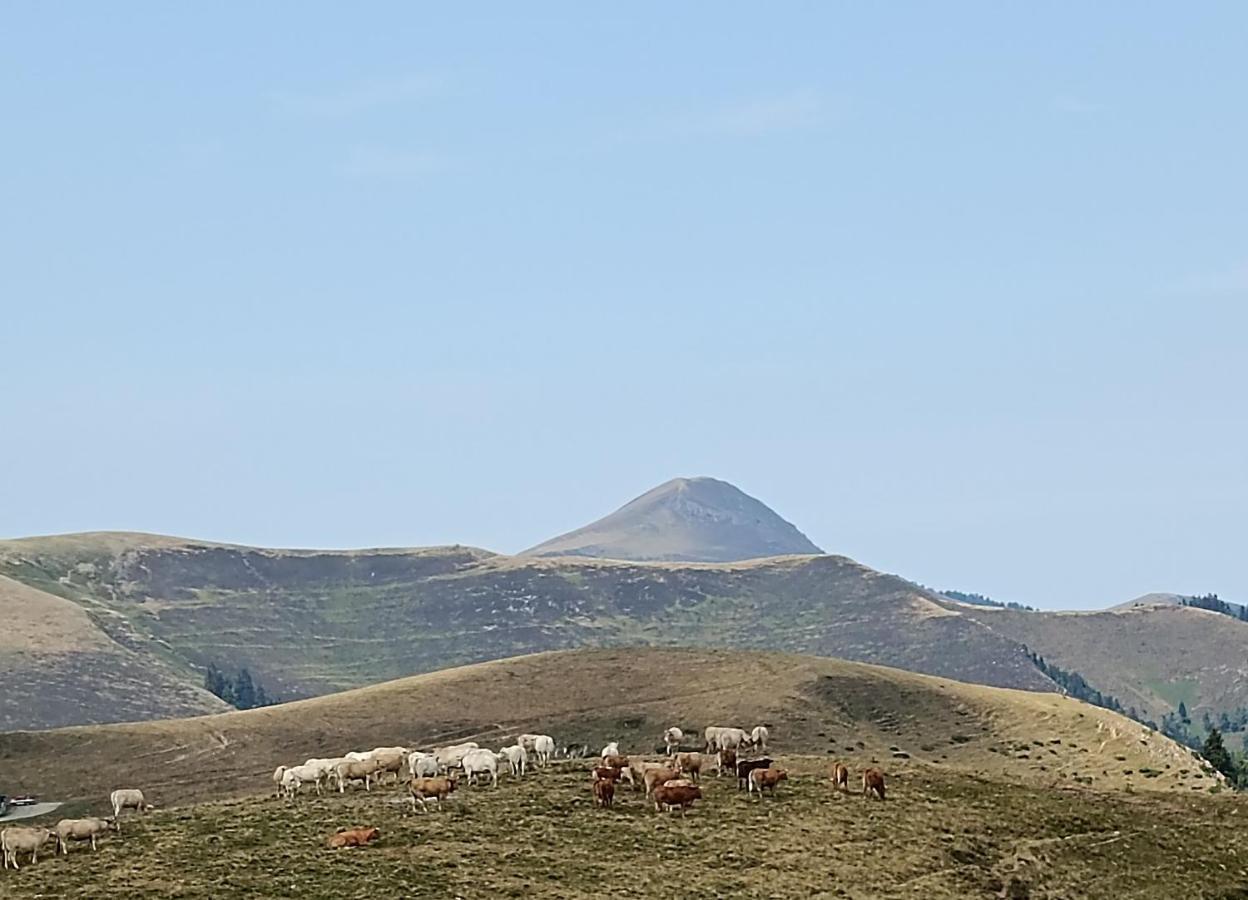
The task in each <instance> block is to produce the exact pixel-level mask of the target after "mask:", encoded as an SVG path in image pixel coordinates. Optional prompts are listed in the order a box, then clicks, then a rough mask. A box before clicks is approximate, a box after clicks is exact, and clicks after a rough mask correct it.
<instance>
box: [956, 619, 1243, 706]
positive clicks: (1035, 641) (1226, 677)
mask: <svg viewBox="0 0 1248 900" xmlns="http://www.w3.org/2000/svg"><path fill="white" fill-rule="evenodd" d="M970 614H971V615H972V616H974V617H975V618H977V619H978V620H979V621H980V622H981V623H983V624H985V625H988V626H989V627H991V628H992V629H993V630H994V631H997V632H998V633H1000V634H1002V635H1003V636H1006V637H1008V638H1011V639H1013V640H1016V641H1019V642H1021V643H1023V644H1026V645H1027V646H1028V647H1030V648H1032V649H1033V650H1034V651H1035V652H1037V653H1039V654H1040V655H1042V656H1043V657H1045V659H1047V660H1048V661H1050V662H1054V663H1056V664H1057V665H1059V666H1061V667H1062V668H1064V669H1073V670H1075V671H1077V672H1078V673H1079V674H1081V675H1083V676H1084V677H1085V678H1086V679H1087V680H1088V681H1089V682H1090V683H1091V684H1093V685H1095V686H1096V688H1097V689H1098V690H1100V691H1103V692H1108V693H1110V694H1113V695H1114V696H1116V697H1117V698H1118V699H1119V700H1120V701H1121V702H1122V705H1123V706H1124V707H1132V706H1134V707H1135V708H1136V709H1137V710H1138V711H1139V713H1140V714H1141V715H1143V716H1145V717H1152V718H1154V719H1157V720H1160V718H1161V715H1162V713H1164V712H1168V711H1171V710H1173V709H1174V708H1175V707H1177V706H1178V704H1179V702H1180V701H1183V702H1184V703H1186V704H1187V708H1188V709H1189V710H1190V711H1193V712H1195V711H1197V710H1201V709H1211V710H1224V709H1225V710H1230V709H1234V708H1236V707H1239V706H1243V705H1244V704H1245V703H1248V623H1245V622H1241V621H1239V620H1237V619H1235V618H1233V617H1230V616H1224V615H1220V614H1219V613H1214V612H1208V611H1206V610H1203V609H1194V608H1191V607H1181V606H1151V607H1135V608H1130V607H1128V608H1122V609H1116V610H1108V611H1105V612H1095V613H1042V614H1041V613H1026V612H1017V611H1014V610H1008V609H983V610H977V611H975V612H973V613H970Z"/></svg>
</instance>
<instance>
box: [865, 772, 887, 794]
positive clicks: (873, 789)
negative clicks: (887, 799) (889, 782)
mask: <svg viewBox="0 0 1248 900" xmlns="http://www.w3.org/2000/svg"><path fill="white" fill-rule="evenodd" d="M862 792H863V794H865V795H867V796H868V797H869V796H871V794H872V793H874V794H875V795H876V796H877V797H879V798H880V799H881V800H883V799H884V773H883V772H881V771H880V770H879V769H867V770H866V771H865V772H863V773H862Z"/></svg>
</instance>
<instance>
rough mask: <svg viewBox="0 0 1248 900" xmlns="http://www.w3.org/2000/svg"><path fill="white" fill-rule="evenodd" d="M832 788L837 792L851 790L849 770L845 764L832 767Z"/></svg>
mask: <svg viewBox="0 0 1248 900" xmlns="http://www.w3.org/2000/svg"><path fill="white" fill-rule="evenodd" d="M832 787H834V788H836V789H837V790H842V791H848V790H849V769H848V768H847V767H846V766H845V764H844V763H839V762H838V763H837V764H836V765H834V766H832Z"/></svg>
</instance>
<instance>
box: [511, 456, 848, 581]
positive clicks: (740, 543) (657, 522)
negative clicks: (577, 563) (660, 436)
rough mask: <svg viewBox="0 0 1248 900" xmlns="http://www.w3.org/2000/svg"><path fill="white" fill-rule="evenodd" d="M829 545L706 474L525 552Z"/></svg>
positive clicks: (715, 557)
mask: <svg viewBox="0 0 1248 900" xmlns="http://www.w3.org/2000/svg"><path fill="white" fill-rule="evenodd" d="M822 552H823V551H822V550H820V549H819V548H818V547H816V546H815V545H814V544H813V543H811V541H810V540H809V539H808V538H807V537H806V535H804V534H802V533H801V532H800V531H798V530H797V528H795V527H794V526H793V525H791V524H790V523H789V522H786V521H785V520H784V519H782V518H781V517H780V516H779V515H777V514H776V513H775V512H773V511H772V510H771V509H769V508H768V507H767V506H766V505H765V504H763V503H762V502H760V501H759V500H756V499H754V498H753V497H751V496H750V495H749V494H747V493H745V492H744V491H742V490H740V489H739V488H737V487H735V486H733V485H731V484H729V483H728V482H726V481H720V480H719V479H717V478H709V477H706V476H699V477H694V478H673V479H672V480H671V481H665V482H664V483H663V484H660V485H659V486H658V487H655V488H652V489H651V490H649V491H647V492H646V493H644V494H642V495H641V496H640V497H637V498H636V499H634V500H631V501H629V502H628V503H626V504H625V505H624V506H622V507H620V508H619V509H617V510H616V511H615V512H613V513H611V514H610V515H609V516H606V517H605V518H602V519H599V520H598V521H596V522H592V523H590V524H589V525H586V526H585V527H583V528H578V529H576V530H575V531H570V532H568V533H567V534H563V535H560V536H559V537H556V538H552V539H551V540H549V541H546V542H544V543H541V544H538V545H537V546H536V547H533V548H531V549H529V550H526V551H525V552H524V554H522V555H526V556H596V557H602V558H605V559H628V560H640V561H651V562H736V561H738V560H743V559H758V558H760V557H765V556H787V555H790V554H820V553H822Z"/></svg>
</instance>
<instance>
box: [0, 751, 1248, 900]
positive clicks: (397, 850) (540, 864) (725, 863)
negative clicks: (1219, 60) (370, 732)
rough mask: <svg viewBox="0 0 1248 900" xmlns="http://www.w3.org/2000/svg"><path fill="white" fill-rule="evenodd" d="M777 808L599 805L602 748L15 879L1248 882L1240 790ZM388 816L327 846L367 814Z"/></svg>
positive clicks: (1068, 890) (549, 889) (991, 886)
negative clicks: (439, 802)
mask: <svg viewBox="0 0 1248 900" xmlns="http://www.w3.org/2000/svg"><path fill="white" fill-rule="evenodd" d="M781 764H782V765H784V766H785V767H786V768H787V769H788V770H789V771H790V773H792V778H791V780H790V781H788V782H786V783H784V784H782V785H781V787H780V789H779V792H778V793H777V795H776V797H775V798H774V799H773V798H771V797H768V798H767V799H766V800H764V801H762V802H761V803H756V802H754V801H752V800H751V799H749V798H748V797H746V796H745V795H743V794H741V793H740V792H738V791H737V790H736V788H735V787H734V786H733V785H732V783H731V782H730V781H728V780H727V779H722V780H716V779H715V778H714V777H711V778H707V779H705V780H704V790H705V798H704V799H703V800H702V801H699V802H698V803H697V804H696V805H695V806H694V808H693V809H692V810H691V811H690V812H689V814H688V816H687V817H686V818H683V819H682V818H681V817H680V816H672V815H668V814H664V815H659V814H656V813H655V812H654V810H653V807H649V806H647V805H646V804H645V803H644V802H643V801H642V799H641V797H640V795H638V794H633V793H631V792H628V791H623V792H621V793H620V794H618V795H617V802H616V805H615V806H614V808H612V809H611V810H597V809H594V808H593V807H592V806H591V804H590V795H589V782H588V779H587V772H586V767H587V765H588V764H587V763H584V762H583V763H579V764H574V765H573V764H568V765H559V766H556V767H554V768H552V769H551V770H548V771H546V772H542V773H540V774H537V775H534V776H531V777H528V778H526V779H524V780H523V781H522V782H515V781H512V780H511V779H508V778H504V779H503V781H502V783H501V784H500V785H499V787H498V788H497V789H490V788H479V789H478V788H474V789H465V790H461V791H458V792H456V795H455V797H454V798H453V800H452V802H451V803H450V804H448V808H447V810H446V811H444V812H438V813H430V814H428V815H420V814H417V815H409V814H407V813H406V811H405V810H404V809H403V808H402V807H401V806H399V805H397V804H396V803H395V802H394V801H397V800H399V799H400V798H399V796H398V795H397V794H396V793H395V792H394V791H393V789H384V790H381V791H376V792H373V793H368V794H366V793H365V792H364V791H362V790H359V791H353V792H350V793H347V794H345V795H342V796H339V795H337V794H333V795H331V796H328V797H325V798H323V799H317V798H315V797H306V798H301V799H300V800H299V801H298V802H297V803H294V804H290V803H286V802H279V801H275V800H272V799H259V798H249V799H246V800H235V801H226V802H214V803H206V804H203V805H198V806H194V807H185V808H181V809H177V810H161V811H157V812H156V813H154V814H152V815H149V816H147V817H145V818H143V819H141V820H140V819H137V818H130V819H128V820H127V822H126V832H125V835H124V837H123V838H121V839H118V838H117V837H115V836H112V835H110V836H107V837H106V838H105V839H104V841H103V842H102V844H101V847H100V850H99V852H97V853H92V852H91V851H90V850H88V849H85V848H82V847H75V848H74V849H73V851H72V852H71V855H70V856H68V857H59V858H43V859H40V861H39V863H38V864H37V865H34V866H29V867H23V869H22V870H21V871H20V872H17V873H14V872H5V873H2V874H0V895H3V896H5V897H13V898H28V897H29V898H35V897H58V898H66V900H69V898H97V897H125V898H128V900H129V898H134V900H148V898H152V900H154V898H164V897H170V896H176V897H181V898H213V900H216V898H223V897H230V898H258V897H264V898H271V897H292V898H301V900H355V898H359V900H399V898H403V900H409V898H424V897H429V898H447V897H462V898H472V900H476V898H500V897H517V898H533V897H542V898H546V897H552V898H577V900H581V898H587V897H611V898H614V897H647V898H649V897H661V898H664V900H671V898H682V900H686V898H687V900H701V898H708V900H709V898H719V897H733V898H741V900H754V898H782V900H788V898H801V900H807V898H812V897H820V898H824V897H850V898H872V900H876V898H882V897H889V898H913V900H952V898H956V900H965V898H979V897H985V898H988V897H998V898H999V897H1014V898H1021V897H1030V898H1035V900H1039V898H1053V900H1056V898H1062V900H1066V898H1075V897H1078V898H1107V900H1108V898H1112V900H1121V898H1124V897H1131V898H1156V900H1175V898H1198V897H1209V898H1212V897H1222V898H1230V897H1242V896H1244V891H1245V889H1246V887H1248V870H1246V868H1245V864H1246V863H1248V856H1245V854H1244V853H1243V851H1242V850H1240V849H1238V848H1237V846H1236V842H1235V841H1234V840H1233V839H1230V838H1228V835H1233V834H1234V833H1235V831H1236V829H1237V825H1238V824H1239V821H1240V820H1241V819H1242V818H1243V816H1244V814H1245V813H1248V809H1245V805H1244V802H1243V801H1242V800H1241V799H1240V798H1238V797H1228V796H1227V795H1222V796H1219V797H1209V796H1207V795H1174V794H1157V793H1149V794H1135V795H1130V794H1125V793H1121V792H1119V793H1101V792H1091V791H1082V790H1080V791H1073V790H1062V789H1052V788H1043V787H1037V786H1035V785H1029V784H1015V783H1009V782H1003V781H984V780H981V779H976V778H974V777H972V776H968V775H965V774H961V773H957V772H953V771H951V770H947V769H946V770H941V769H940V768H938V767H933V766H923V767H918V766H916V767H913V768H911V769H909V770H907V771H904V772H898V773H896V774H893V775H892V777H891V778H890V781H889V788H890V791H889V799H888V801H887V802H885V803H878V802H874V801H868V800H864V799H863V798H861V797H859V796H849V795H843V794H838V793H835V792H833V791H832V790H830V788H829V785H828V782H827V779H826V776H825V775H824V768H825V765H826V762H824V761H822V760H820V759H818V758H810V757H792V756H789V757H784V758H782V759H781ZM356 824H369V825H375V826H377V827H379V828H380V830H381V839H380V841H379V842H378V843H377V844H375V845H373V846H370V847H369V848H367V849H364V850H359V851H342V852H330V851H327V850H325V849H324V841H325V838H326V836H327V835H329V834H331V833H333V832H334V831H335V830H336V829H337V828H341V827H344V826H348V825H356Z"/></svg>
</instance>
